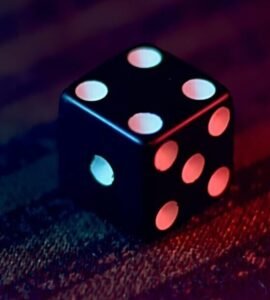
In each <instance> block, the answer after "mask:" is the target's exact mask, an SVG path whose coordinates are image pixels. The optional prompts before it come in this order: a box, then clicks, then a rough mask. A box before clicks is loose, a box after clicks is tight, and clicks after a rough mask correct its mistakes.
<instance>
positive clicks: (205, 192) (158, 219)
mask: <svg viewBox="0 0 270 300" xmlns="http://www.w3.org/2000/svg"><path fill="white" fill-rule="evenodd" d="M59 128H60V134H59V176H60V187H61V189H62V191H64V192H65V193H66V194H68V195H69V196H70V197H72V198H73V199H74V200H75V201H76V202H77V203H78V204H79V205H81V206H83V207H84V208H86V209H90V210H92V211H94V212H96V213H97V214H98V215H99V216H101V217H102V218H105V219H107V220H109V221H110V222H111V223H112V224H114V225H115V226H116V227H118V228H120V229H121V230H123V231H125V232H128V233H131V234H136V235H138V236H140V237H144V238H152V237H157V236H159V235H162V234H164V233H165V232H167V231H168V230H169V229H171V228H173V227H175V226H179V225H181V224H183V223H184V222H186V221H187V220H188V219H189V218H190V217H191V216H192V215H194V214H197V213H199V212H201V211H202V210H203V209H204V208H206V207H207V206H209V205H211V204H212V203H215V202H217V201H218V200H219V199H220V198H221V197H223V195H224V193H225V192H226V190H227V189H228V186H229V183H230V181H231V177H232V168H233V107H232V99H231V96H230V94H229V92H228V90H227V89H226V88H225V87H224V86H223V85H221V84H220V83H219V82H218V81H216V80H215V79H213V78H210V77H209V76H208V75H206V74H204V73H202V72H201V71H199V70H197V69H195V68H194V67H192V66H190V65H188V64H187V63H185V62H184V61H181V60H180V59H178V58H176V57H175V56H173V55H172V54H169V53H167V52H165V51H163V50H161V49H158V48H157V47H155V46H152V45H139V46H137V47H134V48H132V49H129V50H127V51H124V52H123V53H121V54H120V55H118V56H116V57H115V58H113V59H111V60H109V61H107V62H106V63H104V64H103V65H101V66H100V67H98V68H97V69H95V70H93V71H91V72H90V73H88V74H86V75H85V76H83V77H82V78H80V79H78V80H76V81H75V82H74V83H72V84H71V85H70V86H69V87H68V88H67V89H66V90H65V91H64V92H63V94H62V96H61V98H60V105H59Z"/></svg>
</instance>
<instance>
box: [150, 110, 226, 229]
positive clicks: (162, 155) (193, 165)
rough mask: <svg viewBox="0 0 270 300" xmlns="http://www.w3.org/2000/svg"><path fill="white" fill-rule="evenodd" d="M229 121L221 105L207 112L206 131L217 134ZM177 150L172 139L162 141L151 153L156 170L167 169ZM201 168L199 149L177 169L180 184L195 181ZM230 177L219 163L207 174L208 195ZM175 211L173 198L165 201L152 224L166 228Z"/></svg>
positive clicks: (219, 189)
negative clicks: (179, 170) (210, 114)
mask: <svg viewBox="0 0 270 300" xmlns="http://www.w3.org/2000/svg"><path fill="white" fill-rule="evenodd" d="M229 121H230V110H229V109H228V108H227V107H225V106H222V107H220V108H218V109H217V110H216V111H215V112H214V113H213V114H212V116H211V118H210V120H209V123H208V132H209V134H210V135H211V136H213V137H219V136H221V135H222V134H223V133H224V132H225V130H226V128H227V127H228V124H229ZM178 154H179V146H178V144H177V142H176V141H173V140H169V141H166V142H165V143H164V144H162V145H161V146H160V147H159V149H158V150H157V152H156V154H155V157H154V166H155V168H156V169H157V170H158V171H160V172H165V171H167V170H169V169H170V168H171V167H172V166H173V164H174V163H175V161H176V159H177V157H178ZM204 168H205V158H204V156H203V154H202V153H195V154H193V155H191V156H190V157H189V158H188V159H187V161H186V162H185V164H184V166H183V167H182V171H181V172H180V173H181V175H180V178H181V180H182V181H183V182H184V184H192V183H194V182H195V181H197V180H198V179H199V178H200V176H201V175H202V173H203V170H204ZM229 178H230V170H229V168H228V167H226V166H221V167H219V168H218V169H217V170H215V172H214V173H213V174H212V175H211V177H210V179H209V181H208V186H207V191H208V194H209V195H210V196H211V197H219V196H220V195H221V194H222V193H223V192H224V191H225V189H226V187H227V185H228V182H229ZM178 214H179V205H178V203H177V201H175V200H170V201H168V202H166V203H165V204H164V205H163V206H162V207H161V208H160V210H159V211H158V213H157V215H156V220H155V224H156V227H157V228H158V229H159V230H166V229H168V228H169V227H171V226H172V225H173V223H174V222H175V220H176V218H177V216H178Z"/></svg>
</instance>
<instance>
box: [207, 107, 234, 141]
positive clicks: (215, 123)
mask: <svg viewBox="0 0 270 300" xmlns="http://www.w3.org/2000/svg"><path fill="white" fill-rule="evenodd" d="M230 118H231V113H230V110H229V109H228V108H227V107H225V106H222V107H220V108H218V109H217V110H216V111H215V112H214V113H213V115H212V116H211V118H210V121H209V123H208V132H209V134H210V135H212V136H220V135H221V134H222V133H223V132H224V131H225V130H226V128H227V127H228V125H229V122H230Z"/></svg>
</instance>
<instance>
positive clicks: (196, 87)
mask: <svg viewBox="0 0 270 300" xmlns="http://www.w3.org/2000/svg"><path fill="white" fill-rule="evenodd" d="M182 92H183V94H184V95H185V96H186V97H187V98H189V99H192V100H208V99H210V98H211V97H212V96H214V94H215V93H216V88H215V86H214V84H213V83H212V82H210V81H209V80H206V79H200V78H194V79H190V80H188V81H186V82H185V83H184V84H183V85H182Z"/></svg>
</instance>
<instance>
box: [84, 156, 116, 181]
mask: <svg viewBox="0 0 270 300" xmlns="http://www.w3.org/2000/svg"><path fill="white" fill-rule="evenodd" d="M89 170H90V173H91V174H92V176H93V177H94V178H95V180H96V181H97V182H98V183H100V184H101V185H104V186H110V185H112V184H113V182H114V171H113V169H112V167H111V165H110V164H109V162H108V161H107V160H106V159H105V158H103V157H102V156H99V155H95V156H94V158H93V160H92V161H91V163H90V167H89Z"/></svg>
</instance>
